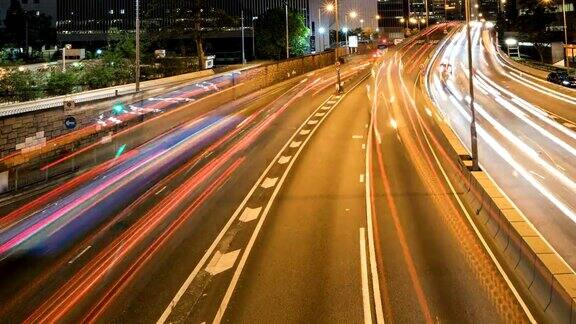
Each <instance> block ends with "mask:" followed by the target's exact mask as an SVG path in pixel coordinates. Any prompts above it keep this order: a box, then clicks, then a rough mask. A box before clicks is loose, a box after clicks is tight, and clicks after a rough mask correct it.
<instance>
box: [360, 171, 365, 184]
mask: <svg viewBox="0 0 576 324" xmlns="http://www.w3.org/2000/svg"><path fill="white" fill-rule="evenodd" d="M360 183H364V173H362V174H361V175H360Z"/></svg>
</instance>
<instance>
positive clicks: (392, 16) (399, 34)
mask: <svg viewBox="0 0 576 324" xmlns="http://www.w3.org/2000/svg"><path fill="white" fill-rule="evenodd" d="M378 15H379V17H380V19H379V20H378V28H379V30H380V34H381V35H383V36H384V37H387V38H388V39H395V38H404V28H405V26H406V24H407V23H408V21H407V19H406V17H408V1H406V0H378Z"/></svg>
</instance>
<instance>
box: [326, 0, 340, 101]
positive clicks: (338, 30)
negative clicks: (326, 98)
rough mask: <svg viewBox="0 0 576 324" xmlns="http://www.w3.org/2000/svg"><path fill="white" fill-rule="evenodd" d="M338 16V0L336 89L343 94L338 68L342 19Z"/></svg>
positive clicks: (335, 1) (336, 12) (336, 6)
mask: <svg viewBox="0 0 576 324" xmlns="http://www.w3.org/2000/svg"><path fill="white" fill-rule="evenodd" d="M338 15H339V11H338V0H334V17H335V18H336V55H334V56H335V58H336V63H335V65H336V89H337V91H338V93H342V92H343V91H344V89H342V82H340V67H339V66H338V64H340V51H339V49H340V35H339V34H340V17H338ZM328 37H330V35H328ZM328 39H330V38H328Z"/></svg>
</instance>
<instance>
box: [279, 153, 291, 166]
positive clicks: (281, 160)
mask: <svg viewBox="0 0 576 324" xmlns="http://www.w3.org/2000/svg"><path fill="white" fill-rule="evenodd" d="M291 158H292V157H291V156H284V155H282V156H281V157H280V158H279V159H278V164H286V163H288V162H290V159H291Z"/></svg>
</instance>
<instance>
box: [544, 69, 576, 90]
mask: <svg viewBox="0 0 576 324" xmlns="http://www.w3.org/2000/svg"><path fill="white" fill-rule="evenodd" d="M546 79H547V80H548V81H550V82H552V83H556V84H559V85H563V86H565V87H570V88H576V77H575V76H572V75H569V74H568V73H567V72H564V71H557V72H550V74H548V77H547V78H546Z"/></svg>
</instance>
